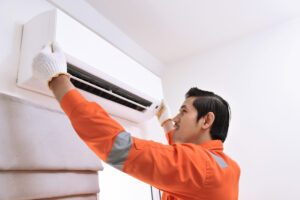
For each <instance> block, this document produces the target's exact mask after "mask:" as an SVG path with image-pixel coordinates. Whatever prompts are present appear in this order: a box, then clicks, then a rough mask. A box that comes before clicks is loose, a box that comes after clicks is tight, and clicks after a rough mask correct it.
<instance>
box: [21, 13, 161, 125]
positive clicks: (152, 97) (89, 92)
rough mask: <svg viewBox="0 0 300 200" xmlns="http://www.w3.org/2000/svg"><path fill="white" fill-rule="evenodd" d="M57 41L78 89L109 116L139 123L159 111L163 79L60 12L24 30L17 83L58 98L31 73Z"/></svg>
mask: <svg viewBox="0 0 300 200" xmlns="http://www.w3.org/2000/svg"><path fill="white" fill-rule="evenodd" d="M51 41H57V42H58V43H59V44H60V46H61V47H62V49H63V50H64V53H65V55H66V58H67V70H68V73H70V74H71V81H72V83H73V84H74V86H75V87H76V88H78V89H79V90H80V92H81V93H82V94H83V95H84V96H85V97H86V98H87V99H88V100H89V101H95V102H97V103H99V104H100V105H101V106H102V107H103V108H104V109H105V110H106V111H107V112H108V113H109V114H111V115H114V116H117V117H121V118H123V119H127V120H129V121H133V122H135V123H140V122H143V121H145V120H148V119H150V118H152V117H153V116H154V114H155V113H156V111H157V109H158V107H159V105H160V102H161V97H160V94H159V92H158V91H161V90H162V89H161V80H160V78H159V77H157V76H156V75H155V74H153V73H152V72H150V71H148V70H147V69H145V68H144V67H143V66H142V65H140V64H139V63H137V62H136V61H135V60H134V59H132V58H131V57H129V56H127V55H126V54H125V53H123V52H122V51H120V50H119V49H117V48H116V47H114V46H113V45H111V44H110V43H109V42H107V41H105V40H104V39H103V38H101V37H99V35H97V34H96V33H94V32H93V31H91V30H90V29H88V28H86V27H85V26H84V25H82V24H80V23H79V22H78V21H76V20H74V19H73V18H71V17H69V16H68V15H66V14H64V13H62V12H61V11H59V10H56V9H55V10H51V11H47V12H45V13H42V14H40V15H38V16H36V17H34V18H33V19H31V20H30V21H29V22H28V23H26V24H25V25H24V27H23V35H22V45H21V55H20V62H19V71H18V79H17V85H18V86H19V87H21V88H24V89H28V90H31V91H35V92H38V93H41V94H44V95H49V96H52V97H53V94H52V92H51V91H50V90H49V89H48V88H47V86H46V84H45V83H43V82H41V81H40V80H37V79H35V78H34V77H33V74H32V61H33V58H34V56H35V55H36V54H37V53H38V52H39V51H40V50H41V49H42V47H43V46H44V45H45V44H47V43H49V42H51Z"/></svg>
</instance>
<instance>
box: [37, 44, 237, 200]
mask: <svg viewBox="0 0 300 200" xmlns="http://www.w3.org/2000/svg"><path fill="white" fill-rule="evenodd" d="M53 49H54V52H51V47H50V45H46V47H45V48H44V49H43V50H42V51H41V52H40V53H39V54H38V55H37V56H36V57H35V59H34V61H33V72H34V74H35V76H36V77H37V78H40V79H42V80H44V81H45V83H46V81H48V82H47V84H48V86H49V88H50V89H51V90H52V92H53V93H54V95H55V97H56V99H57V100H58V102H59V103H60V106H61V107H62V109H63V110H64V112H65V113H66V114H67V116H68V117H69V119H70V121H71V123H72V125H73V127H74V129H75V131H76V132H77V134H78V135H79V136H80V137H81V138H82V140H83V141H84V142H85V143H86V144H87V145H88V146H89V148H91V149H92V150H93V151H94V152H95V153H96V154H97V156H99V157H100V158H101V159H102V160H103V161H104V162H107V163H108V164H110V165H112V166H113V167H115V168H116V169H118V170H120V171H122V172H124V173H127V174H129V175H131V176H133V177H135V178H137V179H139V180H141V181H143V182H145V183H147V184H150V185H153V186H155V187H156V188H158V189H160V190H162V191H164V193H163V197H162V199H163V200H201V199H205V200H236V199H238V184H239V177H240V168H239V166H238V164H237V163H236V162H235V161H233V160H232V159H230V158H229V157H228V156H227V155H225V154H224V153H223V142H224V141H225V139H226V136H227V131H228V126H229V118H230V110H229V105H228V104H227V102H226V101H225V100H223V99H222V98H221V97H219V96H218V95H215V94H214V93H212V92H207V91H203V90H199V89H197V88H192V89H190V90H189V91H188V93H187V94H186V100H185V101H184V103H183V105H182V106H181V108H180V112H179V114H178V115H177V116H176V117H175V118H174V119H171V118H170V117H169V111H168V108H167V106H166V105H165V104H164V103H162V105H161V108H160V110H159V111H158V113H157V117H158V120H159V121H160V123H161V126H162V127H163V128H164V130H165V133H166V136H167V139H168V141H169V145H164V144H161V143H158V142H154V141H147V140H142V139H139V138H136V137H133V136H131V135H130V134H129V133H127V132H126V130H125V129H124V128H123V127H122V126H121V125H120V124H119V123H118V122H116V121H115V120H113V119H112V118H110V116H109V115H108V114H107V113H106V111H105V110H104V109H103V108H102V107H101V106H100V105H98V104H97V103H95V102H88V101H87V100H86V99H85V98H84V97H83V96H82V95H81V94H80V93H79V92H78V91H77V90H76V89H75V87H74V86H73V85H72V83H71V82H70V75H69V74H68V73H67V67H66V59H65V57H64V54H63V52H62V50H61V49H60V48H59V46H58V45H57V44H54V45H53ZM172 121H174V122H175V126H174V127H173V123H172Z"/></svg>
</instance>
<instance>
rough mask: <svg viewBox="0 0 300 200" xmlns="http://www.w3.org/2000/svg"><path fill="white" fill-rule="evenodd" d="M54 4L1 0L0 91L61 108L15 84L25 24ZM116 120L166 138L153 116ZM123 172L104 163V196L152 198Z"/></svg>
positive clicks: (135, 131) (155, 137) (133, 130)
mask: <svg viewBox="0 0 300 200" xmlns="http://www.w3.org/2000/svg"><path fill="white" fill-rule="evenodd" d="M53 8H54V7H53V6H52V5H51V4H49V3H48V2H47V1H46V0H43V1H41V0H11V1H0V24H1V27H0V36H1V37H0V45H1V48H0V92H1V93H7V94H10V95H13V96H18V97H21V98H23V99H27V100H30V101H32V102H35V103H38V104H42V105H44V106H47V107H50V108H55V109H60V108H59V105H58V103H57V102H56V100H55V99H54V98H51V97H47V96H44V95H40V94H37V93H34V92H31V91H27V90H24V89H20V88H18V87H17V86H16V79H17V72H18V61H19V56H20V45H21V36H22V25H23V24H24V23H26V22H27V21H29V20H30V19H31V18H32V17H34V16H36V15H38V14H40V13H42V12H44V11H47V10H50V9H53ZM122 67H124V66H122ZM115 119H117V118H115ZM117 120H118V121H119V122H120V123H121V124H122V125H123V126H124V127H125V129H126V130H127V131H129V132H130V133H131V134H132V135H133V136H136V137H140V138H146V139H150V138H151V139H153V140H155V141H163V142H166V140H165V138H164V134H163V130H161V128H160V127H159V124H158V122H157V120H156V119H154V118H153V119H152V120H150V121H148V122H146V123H144V124H141V125H139V126H137V125H136V124H132V123H130V122H128V121H125V120H121V119H117ZM120 174H121V173H120V172H118V171H117V170H116V169H112V168H111V167H110V166H107V165H105V168H104V171H103V172H100V173H99V177H100V179H99V182H100V191H101V192H100V198H101V199H105V200H109V199H112V200H115V199H122V200H125V199H130V200H132V199H139V200H141V199H145V200H148V199H150V198H151V194H150V186H149V185H147V184H144V183H142V182H140V181H137V180H136V179H133V178H132V177H129V176H128V175H126V174H122V175H120ZM116 191H118V192H116Z"/></svg>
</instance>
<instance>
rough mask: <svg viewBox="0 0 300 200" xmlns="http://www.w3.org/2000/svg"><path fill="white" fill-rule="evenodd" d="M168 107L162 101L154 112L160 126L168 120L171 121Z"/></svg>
mask: <svg viewBox="0 0 300 200" xmlns="http://www.w3.org/2000/svg"><path fill="white" fill-rule="evenodd" d="M170 112H171V111H170V108H169V106H168V105H167V104H166V103H165V101H164V100H162V101H161V104H160V107H159V109H158V111H157V112H156V117H157V119H158V121H159V122H160V125H161V126H163V125H164V123H165V122H167V121H168V120H172V118H171V113H170Z"/></svg>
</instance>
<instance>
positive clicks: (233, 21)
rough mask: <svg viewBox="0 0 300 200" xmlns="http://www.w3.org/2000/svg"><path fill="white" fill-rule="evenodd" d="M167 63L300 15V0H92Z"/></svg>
mask: <svg viewBox="0 0 300 200" xmlns="http://www.w3.org/2000/svg"><path fill="white" fill-rule="evenodd" d="M86 1H87V2H88V3H89V4H90V5H91V6H93V7H94V8H96V9H97V10H98V11H99V12H100V13H101V14H102V15H103V16H104V17H106V18H107V19H108V20H110V21H111V22H112V23H113V24H114V25H116V26H117V27H118V28H119V29H120V30H121V31H122V32H124V33H125V34H126V35H128V36H129V37H130V38H131V39H133V40H135V41H136V42H137V43H138V44H139V45H140V46H141V47H142V48H144V49H145V50H146V51H148V52H149V53H150V54H152V55H153V56H154V57H156V58H157V59H159V60H160V61H161V62H162V63H164V64H170V63H173V62H176V61H178V60H180V59H184V58H185V57H187V56H191V55H194V54H197V53H201V52H203V51H205V50H207V49H209V48H213V47H215V46H218V45H222V44H224V43H227V42H230V41H232V40H234V39H237V38H240V37H243V36H245V35H248V34H251V33H254V32H257V31H260V30H262V29H264V28H267V27H269V26H272V25H274V24H276V23H281V22H283V21H286V20H289V19H291V18H295V17H297V16H300V0H247V1H246V0H227V1H224V0H210V1H203V0H160V1H158V0H86Z"/></svg>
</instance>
